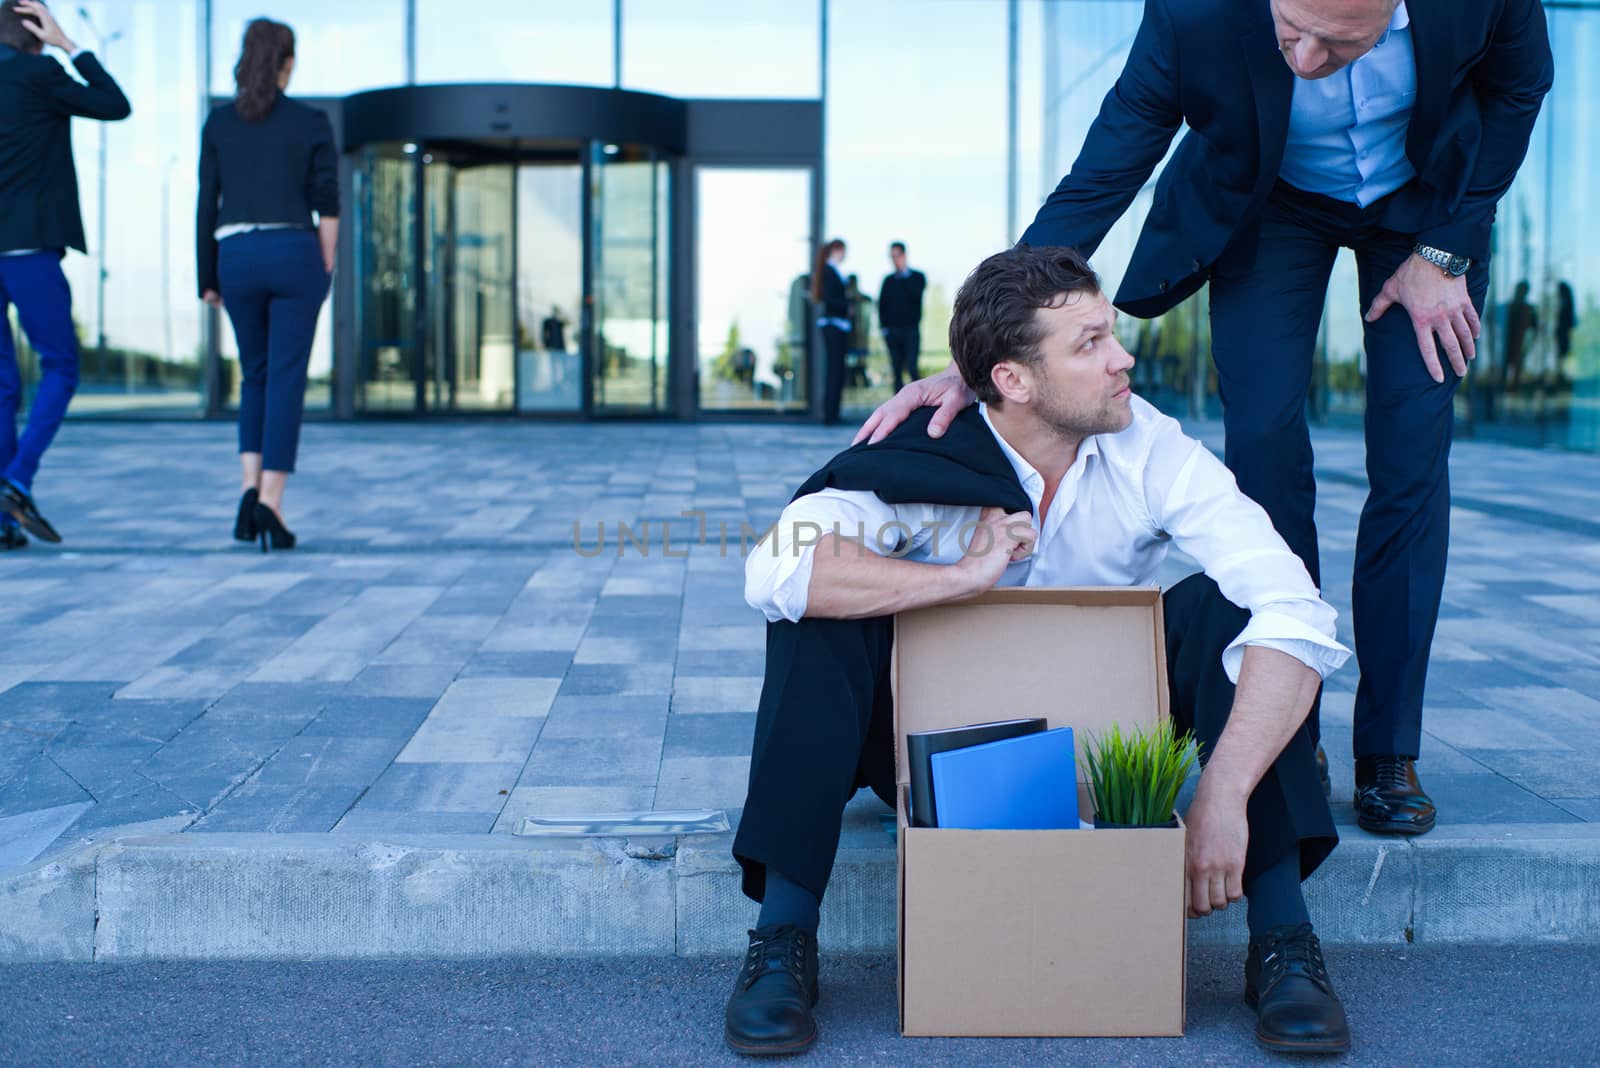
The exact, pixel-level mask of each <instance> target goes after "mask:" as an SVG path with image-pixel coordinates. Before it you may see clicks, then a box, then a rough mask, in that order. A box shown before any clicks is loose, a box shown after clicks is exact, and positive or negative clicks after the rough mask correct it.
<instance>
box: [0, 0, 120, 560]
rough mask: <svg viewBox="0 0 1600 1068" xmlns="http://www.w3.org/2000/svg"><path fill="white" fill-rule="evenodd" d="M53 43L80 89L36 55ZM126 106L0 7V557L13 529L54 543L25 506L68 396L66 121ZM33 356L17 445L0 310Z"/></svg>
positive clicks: (95, 66)
mask: <svg viewBox="0 0 1600 1068" xmlns="http://www.w3.org/2000/svg"><path fill="white" fill-rule="evenodd" d="M45 45H53V46H54V47H56V48H59V49H61V51H62V52H63V53H65V54H66V55H68V56H70V57H71V58H72V65H73V66H74V67H76V68H77V70H78V73H79V74H81V75H83V79H84V81H85V82H87V83H88V84H87V85H85V84H83V83H82V82H77V81H74V80H73V79H72V78H69V77H68V76H67V73H66V71H64V70H62V69H61V64H59V63H57V62H56V61H55V60H53V59H49V58H47V57H45V56H43V55H42V54H41V53H42V52H43V51H44V46H45ZM130 111H131V109H130V108H129V107H128V98H127V97H125V96H123V95H122V90H121V89H119V88H117V83H116V82H115V81H113V80H112V79H111V75H109V74H107V73H106V72H105V70H104V69H102V68H101V66H100V61H99V60H97V59H95V58H94V56H93V55H92V54H90V53H89V52H86V51H83V50H81V49H79V48H78V46H77V45H75V44H73V43H72V41H71V40H70V39H69V38H68V37H67V35H66V34H64V33H62V32H61V27H60V26H59V25H58V24H57V23H56V20H55V18H54V17H53V16H51V14H50V12H49V10H47V9H46V8H45V6H44V4H42V3H40V2H38V0H3V2H0V549H17V548H21V547H22V546H24V545H26V544H27V543H28V541H27V538H25V537H23V535H22V533H21V532H20V531H19V530H18V529H17V527H18V526H21V527H22V529H23V530H26V531H27V532H28V533H29V534H32V535H33V536H34V537H37V538H42V539H43V540H45V541H51V542H58V541H60V540H61V535H60V534H57V533H56V530H55V528H54V527H52V526H51V525H50V523H49V521H47V520H46V519H45V517H44V516H43V515H41V514H39V509H38V507H37V506H35V504H34V503H33V496H32V493H33V476H34V474H35V473H36V472H37V471H38V469H39V460H40V458H41V457H42V456H43V455H44V451H45V450H46V449H47V448H49V447H50V442H51V440H52V439H53V438H54V437H55V436H56V430H57V428H59V427H60V426H61V420H62V418H63V417H64V416H65V415H66V413H67V404H68V402H69V401H71V400H72V394H73V392H74V391H75V390H76V389H77V387H78V339H77V335H76V334H75V333H74V331H73V326H72V291H71V290H70V289H68V288H67V278H66V275H64V274H62V272H61V258H62V257H63V256H65V255H66V252H67V249H69V248H75V249H77V250H78V251H79V252H83V251H85V249H84V239H83V219H82V218H81V217H80V216H79V214H78V176H77V172H76V171H75V170H74V169H73V166H72V117H73V116H74V115H81V116H83V117H85V118H90V119H101V120H107V121H110V120H116V119H125V118H127V117H128V114H129V112H130ZM13 304H15V305H16V306H17V318H18V319H19V320H20V322H21V324H22V330H23V332H24V333H26V334H27V335H28V342H29V344H31V345H32V346H33V348H34V350H35V351H36V352H38V354H39V370H40V379H39V389H38V391H37V392H36V393H35V394H34V398H33V409H32V410H31V411H30V412H29V414H28V426H27V429H26V430H24V431H23V433H22V437H21V438H20V439H19V438H18V437H17V407H18V405H19V402H20V401H21V399H22V376H21V374H20V373H19V372H18V370H17V353H16V348H15V346H14V344H13V342H12V339H11V327H10V322H9V320H8V319H7V318H6V316H7V313H8V312H9V310H10V306H11V305H13Z"/></svg>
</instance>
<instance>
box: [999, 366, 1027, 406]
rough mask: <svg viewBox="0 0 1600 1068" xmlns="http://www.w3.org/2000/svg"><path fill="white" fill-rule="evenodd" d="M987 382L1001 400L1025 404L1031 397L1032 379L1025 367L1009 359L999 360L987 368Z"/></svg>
mask: <svg viewBox="0 0 1600 1068" xmlns="http://www.w3.org/2000/svg"><path fill="white" fill-rule="evenodd" d="M989 382H990V383H991V384H992V385H993V386H994V388H995V390H996V391H997V392H998V393H999V394H1000V397H1001V399H1002V400H1008V401H1014V402H1015V403H1017V404H1026V403H1028V401H1030V400H1032V399H1033V379H1032V377H1031V376H1030V375H1029V374H1028V373H1027V369H1026V368H1024V367H1023V366H1022V365H1021V364H1018V363H1014V362H1012V361H1011V360H1001V361H1000V362H999V363H997V364H995V365H994V366H993V367H991V368H989Z"/></svg>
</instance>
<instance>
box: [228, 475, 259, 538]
mask: <svg viewBox="0 0 1600 1068" xmlns="http://www.w3.org/2000/svg"><path fill="white" fill-rule="evenodd" d="M259 499H260V495H259V494H257V493H256V491H255V489H254V488H251V489H247V490H245V491H244V496H242V497H240V498H239V518H237V519H235V520H234V521H233V540H234V541H255V540H256V502H257V501H258V500H259Z"/></svg>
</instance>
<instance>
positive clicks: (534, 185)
mask: <svg viewBox="0 0 1600 1068" xmlns="http://www.w3.org/2000/svg"><path fill="white" fill-rule="evenodd" d="M582 309H583V168H582V167H581V166H580V165H578V164H577V163H539V164H524V165H523V166H521V167H519V168H518V169H517V398H518V400H517V407H518V408H519V409H521V410H522V411H567V412H575V411H577V410H578V409H579V408H580V407H581V406H582V404H583V348H582V346H583V338H582V333H581V331H582V323H581V321H580V316H581V314H582Z"/></svg>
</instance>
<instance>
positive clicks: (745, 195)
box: [695, 167, 812, 411]
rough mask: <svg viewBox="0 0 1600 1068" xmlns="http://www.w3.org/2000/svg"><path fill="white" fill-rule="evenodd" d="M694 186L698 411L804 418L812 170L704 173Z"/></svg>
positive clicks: (705, 170) (699, 173)
mask: <svg viewBox="0 0 1600 1068" xmlns="http://www.w3.org/2000/svg"><path fill="white" fill-rule="evenodd" d="M695 183H696V184H695V201H696V204H697V205H698V210H697V213H696V214H697V219H696V223H697V226H698V233H697V246H698V255H699V259H700V262H699V264H698V270H697V277H698V294H699V296H698V314H697V320H698V324H699V338H698V341H699V345H698V348H699V352H698V360H697V365H698V368H699V378H700V407H701V408H702V409H730V408H735V409H767V410H775V411H796V410H802V409H804V408H805V407H806V403H807V397H806V381H807V379H806V367H807V360H806V353H807V349H808V344H807V342H808V338H809V337H810V334H811V327H810V322H811V305H810V297H809V295H808V293H807V288H808V279H809V273H808V272H809V267H808V263H807V261H808V260H809V258H810V255H811V244H812V241H811V172H810V171H809V170H806V169H801V168H723V167H700V168H698V169H697V170H696V172H695ZM751 219H760V220H761V221H762V225H761V229H760V231H759V233H752V230H751V227H750V220H751Z"/></svg>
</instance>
